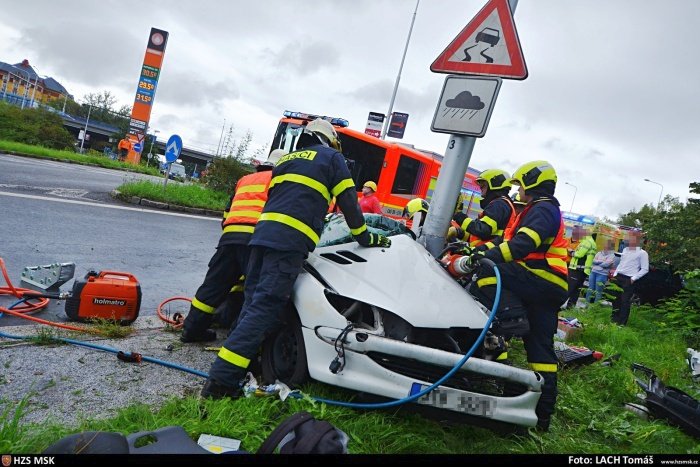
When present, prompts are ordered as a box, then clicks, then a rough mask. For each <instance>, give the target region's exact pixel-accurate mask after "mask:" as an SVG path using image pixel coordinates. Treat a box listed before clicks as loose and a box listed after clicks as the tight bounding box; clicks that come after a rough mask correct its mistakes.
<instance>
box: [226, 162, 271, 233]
mask: <svg viewBox="0 0 700 467" xmlns="http://www.w3.org/2000/svg"><path fill="white" fill-rule="evenodd" d="M271 178H272V171H270V170H266V171H262V172H256V173H252V174H249V175H246V176H245V177H242V178H241V179H240V180H238V183H237V184H236V192H235V194H234V195H233V197H231V200H230V201H229V205H228V207H227V208H226V210H225V211H224V219H223V222H222V227H223V236H222V238H223V237H225V239H226V243H242V244H247V243H248V241H250V236H251V235H252V234H253V230H254V229H255V225H256V224H257V223H258V220H259V219H260V214H261V213H262V210H263V207H264V206H265V202H266V201H267V189H268V185H269V184H270V180H271Z"/></svg>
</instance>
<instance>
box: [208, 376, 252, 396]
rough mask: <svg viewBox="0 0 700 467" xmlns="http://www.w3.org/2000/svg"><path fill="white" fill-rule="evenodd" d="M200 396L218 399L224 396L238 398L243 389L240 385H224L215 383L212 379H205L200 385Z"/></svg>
mask: <svg viewBox="0 0 700 467" xmlns="http://www.w3.org/2000/svg"><path fill="white" fill-rule="evenodd" d="M201 394H202V397H205V398H209V399H214V400H219V399H223V398H224V397H229V398H231V399H238V398H239V397H241V396H242V395H243V390H242V389H241V385H240V384H238V385H236V386H226V385H224V384H220V383H217V382H216V381H214V380H213V379H207V382H206V383H204V386H203V387H202V393H201Z"/></svg>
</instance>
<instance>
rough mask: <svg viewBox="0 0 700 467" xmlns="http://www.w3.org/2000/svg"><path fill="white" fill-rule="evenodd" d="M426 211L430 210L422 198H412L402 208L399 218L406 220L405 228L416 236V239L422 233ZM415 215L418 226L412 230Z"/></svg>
mask: <svg viewBox="0 0 700 467" xmlns="http://www.w3.org/2000/svg"><path fill="white" fill-rule="evenodd" d="M428 209H430V204H429V203H428V202H427V201H426V200H424V199H423V198H414V199H412V200H411V201H409V202H408V203H406V206H404V208H403V213H402V214H401V217H403V218H404V219H406V227H408V228H409V229H410V230H411V231H413V233H415V234H416V237H420V235H421V232H422V231H423V224H425V218H426V216H427V215H428ZM416 215H418V217H419V218H420V219H419V220H418V225H416V226H415V228H414V226H413V220H414V219H415V218H416Z"/></svg>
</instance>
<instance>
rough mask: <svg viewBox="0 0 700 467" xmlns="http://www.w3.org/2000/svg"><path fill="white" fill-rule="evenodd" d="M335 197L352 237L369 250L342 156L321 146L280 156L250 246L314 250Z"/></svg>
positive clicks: (362, 222)
mask: <svg viewBox="0 0 700 467" xmlns="http://www.w3.org/2000/svg"><path fill="white" fill-rule="evenodd" d="M334 196H335V198H336V203H337V205H338V206H339V207H340V209H341V211H343V214H344V215H345V220H346V222H347V224H348V227H350V232H351V233H352V235H353V236H354V237H355V239H356V240H357V241H358V242H359V243H360V244H361V245H363V246H367V245H368V244H369V242H370V235H369V231H368V230H367V226H366V225H365V219H364V217H363V215H362V212H361V211H360V206H359V205H358V204H357V191H356V189H355V182H353V180H352V177H351V175H350V170H349V169H348V167H347V165H346V163H345V158H344V156H343V155H342V154H341V153H339V152H338V151H336V150H334V149H331V148H329V147H326V146H323V145H320V144H317V145H313V146H309V147H307V148H305V149H302V150H300V151H296V152H293V153H290V154H287V155H286V156H283V157H282V158H281V159H280V160H279V161H278V162H277V165H276V166H275V168H274V169H273V170H272V180H271V181H270V189H269V197H268V200H267V203H266V204H265V208H264V209H263V212H262V215H261V216H260V220H259V222H258V225H257V226H256V228H255V233H254V235H253V238H252V239H251V242H250V244H251V245H260V246H266V247H269V248H274V249H276V250H290V251H304V252H310V251H313V250H314V249H315V248H316V244H317V243H318V241H319V236H320V235H321V231H322V230H323V224H324V218H325V216H326V213H327V212H328V207H329V204H330V202H331V199H332V198H333V197H334Z"/></svg>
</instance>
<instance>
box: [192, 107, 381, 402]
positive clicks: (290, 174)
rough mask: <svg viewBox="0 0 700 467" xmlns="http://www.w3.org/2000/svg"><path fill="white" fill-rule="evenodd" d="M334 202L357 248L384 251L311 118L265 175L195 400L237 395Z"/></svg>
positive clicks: (336, 150)
mask: <svg viewBox="0 0 700 467" xmlns="http://www.w3.org/2000/svg"><path fill="white" fill-rule="evenodd" d="M334 196H335V198H336V201H337V204H338V206H339V207H340V209H341V210H342V211H343V214H344V216H345V221H346V222H347V225H348V227H349V228H350V232H351V233H352V235H353V237H354V238H355V240H356V241H357V242H358V243H359V244H360V245H361V246H364V247H390V246H391V240H390V239H388V238H386V237H384V236H383V235H379V234H375V233H371V232H370V231H369V230H368V229H367V225H366V224H365V220H364V216H363V215H362V212H361V211H360V206H359V205H358V203H357V191H356V189H355V182H354V181H353V180H352V177H351V175H350V170H349V169H348V166H347V164H346V162H345V157H344V156H343V154H342V153H341V152H340V140H339V139H338V135H337V133H336V131H335V129H334V128H333V125H331V124H330V122H328V121H326V120H323V119H320V118H319V119H316V120H314V121H312V122H310V123H309V124H308V125H306V127H305V128H304V129H303V133H302V134H301V135H300V136H299V139H298V141H297V146H296V150H295V151H294V152H292V153H290V154H287V155H286V156H283V157H282V158H281V159H280V160H279V161H278V162H277V164H276V165H275V168H274V169H273V170H272V180H271V181H270V188H269V194H268V199H267V202H266V203H265V207H264V208H263V211H262V214H261V215H260V219H259V221H258V223H257V225H256V226H255V232H253V237H252V238H251V240H250V246H251V252H250V260H249V263H248V269H247V271H246V278H245V303H244V305H243V309H242V310H241V317H240V318H239V320H238V323H237V324H236V326H235V328H234V329H233V331H232V332H231V334H229V336H228V338H227V339H226V342H224V345H223V347H221V349H220V350H219V353H218V355H217V357H216V360H215V361H214V363H213V364H212V366H211V369H210V371H209V377H208V379H207V381H206V383H205V384H204V387H203V388H202V396H203V397H211V398H215V399H220V398H223V397H231V398H236V397H239V396H241V395H242V391H241V387H242V383H243V379H244V378H245V375H246V373H247V371H248V367H249V366H250V363H251V361H252V360H253V359H254V358H255V357H256V355H257V353H258V349H259V348H260V345H261V343H262V341H263V338H264V337H265V335H266V334H267V333H268V332H269V331H270V330H272V329H273V328H274V326H275V325H276V324H277V322H278V319H279V318H280V316H281V315H282V313H283V312H284V310H285V308H286V305H287V302H288V300H289V299H290V296H291V293H292V289H293V287H294V282H295V281H296V278H297V276H298V275H299V273H300V272H301V270H302V268H303V265H304V260H305V259H306V257H307V256H308V254H309V253H310V252H311V251H313V250H314V249H315V248H316V244H317V243H318V241H319V237H320V235H321V231H322V229H323V225H324V218H325V216H326V213H327V211H328V205H329V203H330V201H331V198H332V197H334Z"/></svg>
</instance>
